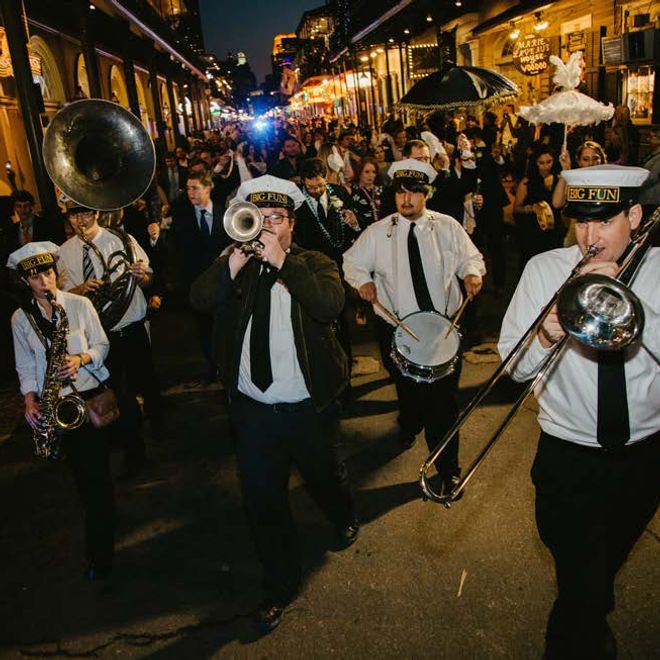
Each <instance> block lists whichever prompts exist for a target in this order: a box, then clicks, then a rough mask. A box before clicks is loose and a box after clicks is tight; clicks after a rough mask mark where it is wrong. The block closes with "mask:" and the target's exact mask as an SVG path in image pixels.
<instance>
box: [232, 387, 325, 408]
mask: <svg viewBox="0 0 660 660" xmlns="http://www.w3.org/2000/svg"><path fill="white" fill-rule="evenodd" d="M234 398H235V399H236V400H237V401H242V402H243V403H246V404H248V405H251V406H254V407H256V408H261V409H262V410H269V411H270V412H274V413H294V412H299V411H301V410H311V409H313V407H314V404H313V403H312V399H311V398H307V399H303V400H302V401H295V402H293V403H286V402H282V403H262V402H261V401H257V400H256V399H253V398H251V397H249V396H245V394H242V393H241V392H236V393H235V394H234Z"/></svg>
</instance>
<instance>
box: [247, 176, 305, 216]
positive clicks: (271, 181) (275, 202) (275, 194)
mask: <svg viewBox="0 0 660 660" xmlns="http://www.w3.org/2000/svg"><path fill="white" fill-rule="evenodd" d="M234 201H237V202H251V203H252V204H255V205H256V206H262V207H280V206H281V207H283V208H288V209H297V208H298V207H299V206H301V204H302V203H303V202H304V201H305V197H304V196H303V194H302V192H301V191H300V188H298V186H297V185H296V184H295V183H293V181H288V180H287V179H280V178H279V177H276V176H272V175H270V174H264V175H263V176H259V177H257V178H256V179H249V180H248V181H244V182H243V183H241V185H240V186H239V188H238V190H237V191H236V197H234Z"/></svg>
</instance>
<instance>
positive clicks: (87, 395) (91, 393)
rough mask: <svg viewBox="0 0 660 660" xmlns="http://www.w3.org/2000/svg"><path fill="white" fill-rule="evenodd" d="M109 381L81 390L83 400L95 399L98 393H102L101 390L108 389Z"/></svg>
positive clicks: (79, 392)
mask: <svg viewBox="0 0 660 660" xmlns="http://www.w3.org/2000/svg"><path fill="white" fill-rule="evenodd" d="M107 383H108V381H105V382H103V383H101V384H100V385H97V386H96V387H92V389H91V390H83V391H82V392H81V391H80V390H79V391H78V394H79V395H80V396H81V398H82V399H83V400H85V401H88V400H89V399H93V398H94V397H95V396H96V395H97V394H101V392H103V391H105V390H107V389H108V385H107Z"/></svg>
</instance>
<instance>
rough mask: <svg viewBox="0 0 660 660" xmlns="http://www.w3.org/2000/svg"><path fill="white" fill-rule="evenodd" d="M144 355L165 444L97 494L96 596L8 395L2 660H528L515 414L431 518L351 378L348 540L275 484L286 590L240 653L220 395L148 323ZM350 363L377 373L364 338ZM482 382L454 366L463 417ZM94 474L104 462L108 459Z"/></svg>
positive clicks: (479, 417) (412, 475)
mask: <svg viewBox="0 0 660 660" xmlns="http://www.w3.org/2000/svg"><path fill="white" fill-rule="evenodd" d="M153 336H154V349H155V353H156V356H157V362H158V368H159V372H160V374H161V375H162V377H163V386H164V391H165V397H166V402H167V429H166V433H165V437H163V438H162V439H161V442H160V443H158V444H154V443H150V446H149V464H148V466H147V468H146V469H145V471H144V472H143V473H142V474H141V475H140V476H139V477H138V478H136V479H134V480H132V481H130V482H128V483H120V484H117V501H118V511H119V539H118V546H117V561H116V569H115V571H114V575H113V579H112V581H111V583H110V584H109V585H108V586H105V587H98V586H96V585H90V584H88V583H86V582H84V581H83V580H82V577H81V571H82V562H81V556H82V549H81V548H82V538H81V525H80V512H79V511H78V508H77V505H76V501H75V497H74V491H73V484H72V482H71V479H70V476H69V474H68V472H67V470H66V468H65V466H64V465H61V464H46V463H43V462H40V461H39V460H38V459H36V458H35V457H33V456H32V449H31V440H30V436H29V434H28V432H27V429H26V428H25V427H24V426H23V425H22V424H21V423H20V398H18V397H17V396H16V394H15V393H14V391H13V390H12V387H11V386H10V385H9V386H7V387H6V388H5V390H4V392H3V396H2V399H1V400H2V412H3V427H2V428H3V429H4V430H5V431H6V432H5V433H4V436H3V438H4V442H3V443H2V444H1V445H0V501H2V513H3V516H2V526H1V528H0V550H1V556H2V562H1V564H0V590H1V592H2V594H3V598H2V604H1V605H0V655H1V656H2V657H25V655H29V656H33V657H45V656H49V657H58V656H67V657H83V656H90V655H95V656H100V657H111V656H112V657H115V656H122V657H132V658H133V657H134V658H147V657H149V658H207V657H208V658H211V657H217V658H220V657H232V658H234V657H235V658H270V657H284V658H329V657H340V658H367V657H381V658H400V657H411V658H413V657H414V658H452V659H453V658H470V659H481V658H484V659H486V658H521V659H523V658H525V659H526V658H540V657H541V655H542V652H543V635H544V628H545V622H546V616H547V613H548V611H549V608H550V606H551V604H552V601H553V598H554V593H555V587H554V577H553V565H552V561H551V558H550V556H549V553H548V552H547V550H546V549H545V547H544V546H543V545H542V544H541V542H540V541H539V539H538V536H537V533H536V528H535V523H534V502H533V488H532V484H531V481H530V477H529V471H530V467H531V463H532V460H533V455H534V451H535V446H536V440H537V436H538V427H537V425H536V421H535V409H534V408H535V404H534V403H533V401H532V402H531V403H529V404H527V405H526V406H525V407H524V408H523V409H522V410H521V411H520V412H519V414H518V415H517V417H516V418H515V420H514V422H513V424H512V426H511V427H510V429H509V430H508V431H507V432H506V433H505V434H504V436H503V438H502V440H501V441H500V443H499V444H498V445H497V446H496V448H495V449H494V450H493V452H492V454H491V456H490V457H489V458H488V460H487V461H486V464H485V465H484V467H483V468H482V469H481V470H480V472H479V473H478V474H477V476H476V477H475V479H474V481H473V482H471V483H470V484H469V486H468V488H467V492H466V495H465V497H464V498H463V499H462V500H461V501H460V502H457V503H455V504H454V505H453V506H452V507H451V509H445V508H444V507H442V506H439V505H437V504H433V503H430V502H424V501H422V499H421V497H420V489H419V486H418V481H417V473H418V469H419V466H420V464H421V463H422V461H423V460H424V458H425V457H426V453H427V452H426V449H425V443H424V442H423V439H422V438H421V436H420V437H419V438H418V440H417V444H416V445H415V446H414V447H413V448H412V449H410V450H408V451H402V450H401V449H400V447H399V446H398V443H397V441H396V409H395V408H396V407H395V402H394V388H393V386H392V385H391V383H390V382H389V380H388V378H387V374H386V373H385V372H384V371H383V370H382V369H378V366H379V364H378V363H376V362H375V360H369V359H364V358H363V359H362V360H361V361H360V368H361V369H362V370H364V371H367V372H370V373H367V374H365V375H358V376H356V377H355V378H354V379H353V387H354V392H355V399H356V400H355V402H354V404H353V405H352V407H351V408H350V409H349V410H347V412H346V414H345V417H344V419H343V421H342V436H343V442H344V451H345V453H346V455H347V457H348V464H349V469H350V472H351V475H352V478H353V481H354V484H355V493H356V501H357V505H358V510H359V515H360V519H361V521H362V529H361V534H360V537H359V540H358V541H357V543H356V544H355V545H354V546H352V547H351V548H350V549H348V550H346V551H344V552H333V551H332V545H333V534H332V528H331V527H330V525H329V524H328V523H327V522H326V521H325V520H324V519H323V517H322V515H321V513H320V512H319V511H318V510H317V509H316V507H315V505H314V504H313V502H312V500H311V499H310V497H309V495H308V494H307V492H306V490H305V488H304V487H303V485H302V484H301V483H300V481H299V479H298V478H297V476H294V478H293V479H292V482H291V493H290V494H291V504H292V507H293V510H294V513H295V518H296V521H297V522H298V525H299V530H300V537H301V543H302V545H303V554H304V558H305V568H306V575H305V583H304V587H303V590H302V593H301V595H300V597H299V599H298V600H297V601H296V602H295V603H294V604H293V605H292V606H291V607H290V609H289V611H288V612H287V614H286V616H285V618H284V620H283V622H282V624H281V626H280V627H279V628H278V629H277V630H276V631H275V632H273V633H272V634H270V635H268V636H266V637H263V638H260V639H258V638H256V637H255V635H254V634H253V633H252V629H251V626H250V614H251V613H252V612H253V610H254V608H255V607H256V605H257V604H258V602H259V589H258V587H259V579H260V574H259V565H258V562H257V559H256V556H255V553H254V550H253V546H252V543H251V539H250V535H249V530H248V527H247V525H246V521H245V518H244V515H243V512H242V509H241V502H240V494H239V488H238V480H237V474H236V463H235V457H234V452H233V443H232V440H231V438H230V434H229V428H228V421H227V415H226V408H225V405H224V401H223V393H222V391H221V389H220V388H219V387H218V386H215V387H206V388H203V387H196V386H192V385H191V384H190V383H189V380H190V378H191V375H192V374H194V372H195V369H196V368H197V367H198V366H199V364H200V363H199V360H198V357H197V355H196V351H195V350H194V348H191V347H195V346H196V343H195V339H194V336H193V333H192V330H191V328H190V324H189V323H188V322H187V321H186V320H185V319H184V318H183V317H182V315H181V314H180V313H177V312H172V311H167V310H166V311H165V312H164V313H163V315H162V316H161V318H160V319H159V320H158V323H157V324H156V326H155V327H154V331H153ZM487 353H488V351H486V355H487ZM356 354H358V355H360V356H367V357H371V358H376V357H377V352H376V345H375V342H373V340H372V339H371V338H370V333H369V328H368V327H367V329H366V330H361V332H360V338H359V340H358V344H357V348H356ZM486 359H488V357H486ZM374 366H375V369H376V370H374V369H373V368H372V367H374ZM495 366H496V364H495V363H494V362H482V363H477V364H474V363H471V362H468V361H467V360H466V361H465V362H464V368H463V373H462V379H461V400H462V402H463V403H465V402H466V401H468V400H469V399H470V397H471V396H472V395H473V394H474V392H475V391H476V389H477V388H478V387H479V386H480V385H481V384H482V383H483V382H484V381H485V380H487V378H488V376H489V375H490V373H491V372H492V371H493V369H494V368H495ZM515 392H516V388H515V387H514V386H512V385H511V384H505V385H504V387H503V388H502V389H501V390H500V391H498V392H496V393H495V396H494V400H492V401H490V402H489V404H488V405H487V406H485V407H484V408H483V409H481V410H480V411H479V412H478V413H477V414H476V415H475V417H474V418H473V421H472V422H471V423H470V425H469V426H468V427H467V428H466V429H465V431H464V433H463V434H462V450H461V455H462V464H463V466H465V465H466V464H467V463H469V461H470V459H471V457H472V456H474V454H475V451H476V449H477V448H478V447H479V446H480V445H481V444H482V443H483V442H484V441H485V439H486V438H487V437H488V435H489V433H490V430H491V429H492V428H493V427H494V425H495V423H496V422H497V420H498V419H499V418H500V417H501V416H502V414H503V413H504V411H505V410H506V409H507V408H508V406H509V402H510V401H511V400H512V399H513V396H514V394H515ZM114 458H115V460H116V462H117V463H118V460H119V458H120V457H119V455H118V453H117V454H116V455H115V457H114ZM116 467H118V465H117V466H116ZM621 496H622V497H625V496H626V494H625V493H622V494H621ZM659 550H660V514H659V515H656V517H655V519H654V520H653V521H652V523H651V525H649V527H648V529H647V530H646V531H645V532H644V534H643V535H642V538H641V539H640V541H639V543H638V544H637V546H636V547H635V549H634V551H633V553H632V556H631V557H630V559H629V561H628V562H627V564H626V565H625V567H624V569H623V570H622V571H621V574H620V575H619V579H618V583H617V609H616V611H615V613H614V614H613V616H612V617H611V624H612V627H613V629H614V631H615V634H616V636H617V639H618V642H619V650H620V657H621V658H635V659H639V660H641V659H651V658H657V657H658V649H659V648H660V617H658V593H659V592H660V562H659V561H658V557H659V556H660V555H659Z"/></svg>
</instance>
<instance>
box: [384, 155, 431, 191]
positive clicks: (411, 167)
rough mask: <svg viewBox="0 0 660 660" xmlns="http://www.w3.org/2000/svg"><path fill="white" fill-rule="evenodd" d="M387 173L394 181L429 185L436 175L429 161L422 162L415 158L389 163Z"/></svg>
mask: <svg viewBox="0 0 660 660" xmlns="http://www.w3.org/2000/svg"><path fill="white" fill-rule="evenodd" d="M387 174H388V175H389V176H390V178H391V179H392V180H393V181H394V183H397V182H398V181H400V182H402V183H403V184H404V185H405V184H415V183H417V184H424V185H430V184H431V183H433V180H434V179H435V177H436V176H437V175H438V173H437V172H436V171H435V170H434V169H433V167H432V166H431V165H429V163H424V162H422V161H421V160H415V159H414V158H406V159H405V160H397V161H395V162H394V163H392V164H391V165H390V169H389V170H388V171H387Z"/></svg>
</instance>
